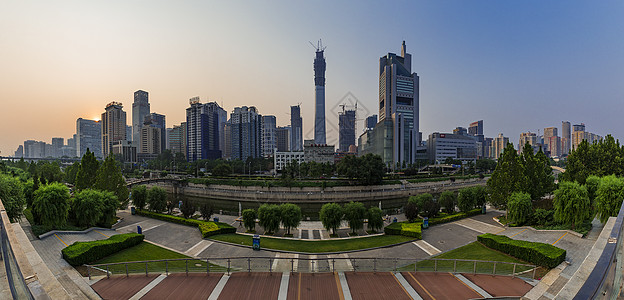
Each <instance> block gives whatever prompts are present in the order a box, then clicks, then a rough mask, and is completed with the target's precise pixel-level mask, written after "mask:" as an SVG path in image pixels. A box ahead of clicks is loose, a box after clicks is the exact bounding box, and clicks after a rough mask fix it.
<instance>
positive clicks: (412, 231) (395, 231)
mask: <svg viewBox="0 0 624 300" xmlns="http://www.w3.org/2000/svg"><path fill="white" fill-rule="evenodd" d="M384 233H385V234H387V235H403V236H409V237H413V238H417V239H419V240H420V239H422V223H421V222H414V223H409V222H396V223H392V224H390V225H388V226H386V227H385V228H384Z"/></svg>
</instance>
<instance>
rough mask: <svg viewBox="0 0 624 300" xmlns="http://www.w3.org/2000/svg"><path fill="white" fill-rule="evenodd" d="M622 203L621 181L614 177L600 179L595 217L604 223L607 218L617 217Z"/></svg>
mask: <svg viewBox="0 0 624 300" xmlns="http://www.w3.org/2000/svg"><path fill="white" fill-rule="evenodd" d="M622 201H624V182H622V179H620V178H617V177H616V176H615V175H609V176H605V177H602V178H601V179H600V184H599V185H598V191H596V216H597V217H598V219H599V220H600V222H601V223H605V222H606V221H607V219H608V218H609V217H615V216H617V215H618V212H619V211H620V206H622Z"/></svg>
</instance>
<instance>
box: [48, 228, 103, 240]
mask: <svg viewBox="0 0 624 300" xmlns="http://www.w3.org/2000/svg"><path fill="white" fill-rule="evenodd" d="M93 230H105V231H115V230H114V229H110V228H102V227H91V228H88V229H85V230H81V231H67V230H52V231H48V232H46V233H44V234H42V235H40V236H38V238H39V239H44V238H47V237H49V236H51V235H53V234H57V233H61V234H85V233H89V232H91V231H93Z"/></svg>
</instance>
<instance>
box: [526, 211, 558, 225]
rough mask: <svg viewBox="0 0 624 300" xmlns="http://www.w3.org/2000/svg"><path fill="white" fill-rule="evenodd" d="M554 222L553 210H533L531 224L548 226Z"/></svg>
mask: <svg viewBox="0 0 624 300" xmlns="http://www.w3.org/2000/svg"><path fill="white" fill-rule="evenodd" d="M554 222H555V211H554V210H545V209H542V208H537V209H535V211H534V212H533V215H532V216H531V224H533V225H541V226H550V225H553V224H554Z"/></svg>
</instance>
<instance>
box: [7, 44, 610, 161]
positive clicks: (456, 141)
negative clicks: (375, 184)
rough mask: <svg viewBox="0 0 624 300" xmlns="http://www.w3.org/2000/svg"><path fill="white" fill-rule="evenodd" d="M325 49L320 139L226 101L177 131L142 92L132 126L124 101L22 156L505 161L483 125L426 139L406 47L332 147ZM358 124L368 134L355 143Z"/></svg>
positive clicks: (295, 110)
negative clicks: (370, 107) (363, 112)
mask: <svg viewBox="0 0 624 300" xmlns="http://www.w3.org/2000/svg"><path fill="white" fill-rule="evenodd" d="M324 50H325V48H324V47H323V46H322V44H321V43H320V41H319V44H318V46H317V47H316V52H315V57H314V63H313V69H314V86H315V94H314V101H315V102H314V108H315V120H314V139H313V140H305V141H304V137H303V118H302V117H301V116H302V113H301V105H300V104H297V105H291V106H290V120H289V121H290V123H289V124H288V125H285V126H278V120H277V118H276V117H275V116H274V115H263V114H261V113H260V111H259V110H258V109H257V108H256V107H254V106H241V107H235V108H234V109H233V110H232V111H231V112H230V113H229V114H228V112H227V111H226V110H225V109H224V108H222V107H221V106H220V105H219V104H218V103H217V102H214V101H213V102H207V103H202V101H201V100H200V98H199V97H193V98H191V99H190V100H189V106H188V107H187V108H186V120H185V121H184V122H181V123H180V124H174V125H170V126H169V127H168V124H167V121H166V119H167V118H166V116H165V115H164V114H159V113H155V112H152V111H151V107H150V102H149V93H148V92H146V91H142V90H138V91H136V92H135V93H134V102H133V103H132V114H131V116H132V120H130V123H131V125H128V120H127V118H126V112H125V111H124V106H123V104H122V103H121V102H115V101H114V102H110V103H108V104H107V105H106V106H105V107H104V112H103V113H102V115H101V119H100V120H88V119H84V118H78V119H77V120H76V134H74V135H73V136H72V137H70V138H68V139H67V140H66V141H65V139H64V138H59V137H55V138H52V142H51V144H48V143H46V142H42V141H35V140H27V141H24V144H23V145H20V146H19V147H18V149H17V150H16V151H15V155H14V156H15V157H25V158H46V157H52V158H60V157H82V156H83V155H84V154H85V153H86V151H87V149H89V150H90V151H92V152H93V153H94V154H95V156H96V157H98V158H104V157H107V156H108V155H111V154H113V155H116V156H117V157H118V158H119V159H121V160H123V161H124V162H128V163H144V162H146V161H149V160H151V159H154V158H156V157H158V155H160V154H161V153H163V152H165V150H171V152H172V153H173V154H175V155H181V156H183V157H184V158H185V159H186V160H187V161H189V162H193V161H198V160H204V159H220V158H221V159H229V160H236V159H238V160H246V159H248V158H259V157H264V158H273V160H274V166H275V169H276V170H281V169H283V168H284V167H285V166H286V165H287V164H288V163H291V162H297V163H302V162H317V163H335V162H337V161H339V160H340V159H342V158H343V157H345V156H346V155H365V154H368V153H372V154H376V155H379V156H380V157H381V158H382V160H383V162H384V163H385V164H386V166H387V167H388V168H391V169H397V168H399V169H400V168H405V167H408V166H424V165H425V164H430V163H444V162H446V161H449V160H452V161H461V162H464V163H466V162H475V161H476V160H478V159H482V158H490V159H498V157H499V156H500V154H501V153H502V151H503V149H504V148H505V147H506V146H507V144H508V143H509V138H508V137H505V136H503V134H502V133H501V134H499V135H498V136H496V137H493V138H492V137H485V135H484V133H483V132H484V130H483V129H484V127H483V120H479V121H475V122H472V123H470V124H469V126H468V127H467V128H465V127H456V128H455V129H454V130H453V131H452V132H433V133H431V134H429V135H428V137H426V138H425V139H424V140H423V135H422V132H420V124H419V122H420V97H419V94H420V92H419V91H420V77H419V76H418V74H417V73H415V72H412V56H411V54H409V53H408V52H407V47H406V45H405V41H403V43H402V45H401V53H400V55H398V54H395V53H387V54H386V55H384V56H382V57H380V58H379V72H378V74H377V76H378V77H379V94H378V104H379V110H378V112H377V113H376V114H372V115H370V116H361V117H365V119H358V108H357V102H356V104H355V106H350V105H347V104H340V105H339V106H340V107H342V110H341V111H340V112H339V113H338V124H337V125H338V145H337V148H336V146H335V145H327V144H326V119H325V80H326V79H325V71H326V62H325V55H324ZM358 121H363V124H364V126H363V127H364V128H363V129H362V131H361V134H359V136H357V135H356V133H357V132H358V131H357V124H358ZM600 139H602V137H601V136H599V135H596V134H593V133H590V132H587V131H586V130H585V124H583V123H581V124H580V125H571V123H570V122H567V121H564V122H562V125H561V131H559V128H557V127H547V128H544V131H543V134H541V135H540V134H539V131H538V133H534V132H524V133H521V134H520V139H519V141H518V147H517V149H518V151H521V149H522V148H523V147H524V145H525V144H527V143H528V144H529V145H530V146H531V147H532V148H533V151H534V152H537V151H539V150H540V149H541V150H542V151H543V152H544V153H545V154H546V155H547V156H549V157H555V158H556V157H562V156H566V155H568V154H569V153H570V151H571V149H574V148H577V147H578V145H579V144H580V143H581V142H582V141H583V140H587V141H589V142H590V143H592V142H594V141H597V140H600Z"/></svg>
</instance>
